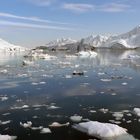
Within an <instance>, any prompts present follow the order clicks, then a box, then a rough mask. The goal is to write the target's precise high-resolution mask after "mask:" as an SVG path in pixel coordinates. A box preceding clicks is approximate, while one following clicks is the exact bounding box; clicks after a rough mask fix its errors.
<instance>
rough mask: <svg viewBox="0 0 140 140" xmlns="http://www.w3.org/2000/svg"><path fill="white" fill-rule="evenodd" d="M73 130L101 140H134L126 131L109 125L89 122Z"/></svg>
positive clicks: (75, 126) (76, 126) (80, 124)
mask: <svg viewBox="0 0 140 140" xmlns="http://www.w3.org/2000/svg"><path fill="white" fill-rule="evenodd" d="M73 128H75V129H77V130H79V131H81V132H84V133H86V134H88V135H90V136H93V137H97V138H100V139H102V140H114V139H115V140H136V139H135V138H134V137H133V136H131V135H129V134H128V133H127V132H126V129H124V128H122V127H120V126H118V125H115V124H110V123H100V122H97V121H90V122H84V123H79V124H76V125H74V126H73Z"/></svg>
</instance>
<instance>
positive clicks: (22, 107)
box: [11, 105, 29, 109]
mask: <svg viewBox="0 0 140 140" xmlns="http://www.w3.org/2000/svg"><path fill="white" fill-rule="evenodd" d="M27 108H29V106H28V105H23V106H21V107H17V106H16V107H11V109H27Z"/></svg>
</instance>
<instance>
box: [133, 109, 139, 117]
mask: <svg viewBox="0 0 140 140" xmlns="http://www.w3.org/2000/svg"><path fill="white" fill-rule="evenodd" d="M134 112H135V114H136V115H137V116H139V117H140V108H134Z"/></svg>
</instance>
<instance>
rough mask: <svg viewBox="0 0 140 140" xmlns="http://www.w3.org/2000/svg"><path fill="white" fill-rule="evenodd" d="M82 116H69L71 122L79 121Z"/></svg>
mask: <svg viewBox="0 0 140 140" xmlns="http://www.w3.org/2000/svg"><path fill="white" fill-rule="evenodd" d="M82 118H83V117H82V116H78V115H74V116H71V117H70V120H71V121H73V122H80V121H81V120H82Z"/></svg>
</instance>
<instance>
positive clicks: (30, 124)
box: [20, 121, 32, 128]
mask: <svg viewBox="0 0 140 140" xmlns="http://www.w3.org/2000/svg"><path fill="white" fill-rule="evenodd" d="M20 125H21V126H22V127H24V128H31V126H32V122H31V121H27V123H22V122H20Z"/></svg>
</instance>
